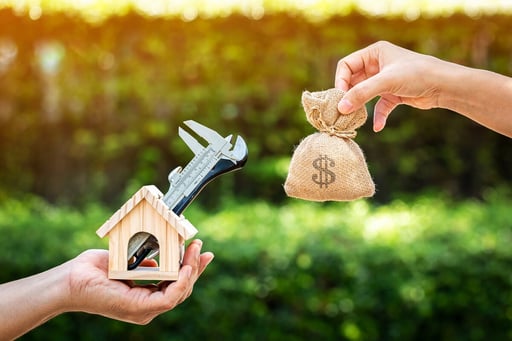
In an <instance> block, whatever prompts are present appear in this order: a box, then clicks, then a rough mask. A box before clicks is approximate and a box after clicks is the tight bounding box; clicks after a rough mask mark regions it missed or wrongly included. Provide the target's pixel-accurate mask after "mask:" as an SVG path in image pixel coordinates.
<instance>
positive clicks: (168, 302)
mask: <svg viewBox="0 0 512 341" xmlns="http://www.w3.org/2000/svg"><path fill="white" fill-rule="evenodd" d="M201 247H202V242H201V241H200V240H194V241H193V242H191V243H190V245H189V246H188V247H187V250H186V252H185V255H184V257H183V266H182V268H181V269H180V272H179V278H178V280H177V281H176V282H160V283H158V284H153V285H146V286H135V285H134V283H133V282H130V281H125V282H122V281H118V280H111V279H109V278H108V251H106V250H88V251H85V252H83V253H82V254H80V255H79V256H78V257H76V258H75V259H73V260H71V261H70V262H68V265H69V267H70V269H69V278H68V288H69V289H68V290H69V297H70V299H69V307H67V308H66V309H65V310H68V311H83V312H88V313H93V314H99V315H103V316H106V317H109V318H113V319H116V320H121V321H125V322H131V323H136V324H147V323H149V322H151V320H153V318H155V317H156V316H158V315H160V314H161V313H163V312H166V311H168V310H171V309H173V308H174V307H176V306H177V305H178V304H180V303H181V302H183V301H184V300H185V299H186V298H188V297H189V296H190V294H191V293H192V289H193V286H194V283H195V282H196V280H197V279H198V277H199V276H200V275H201V273H202V272H203V271H204V269H205V268H206V266H207V265H208V264H209V263H210V262H211V261H212V259H213V254H212V253H211V252H205V253H203V254H200V251H201Z"/></svg>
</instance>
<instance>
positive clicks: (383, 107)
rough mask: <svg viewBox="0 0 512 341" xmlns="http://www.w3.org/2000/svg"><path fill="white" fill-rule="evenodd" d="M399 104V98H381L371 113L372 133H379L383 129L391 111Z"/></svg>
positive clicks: (387, 96)
mask: <svg viewBox="0 0 512 341" xmlns="http://www.w3.org/2000/svg"><path fill="white" fill-rule="evenodd" d="M400 103H401V100H400V98H399V97H397V96H393V95H386V96H382V97H381V98H380V99H379V100H378V101H377V103H376V104H375V108H374V113H373V131H375V132H379V131H381V130H382V129H384V126H385V125H386V121H387V118H388V117H389V115H390V114H391V111H393V109H395V108H396V107H397V105H398V104H400Z"/></svg>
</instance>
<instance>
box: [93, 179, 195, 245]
mask: <svg viewBox="0 0 512 341" xmlns="http://www.w3.org/2000/svg"><path fill="white" fill-rule="evenodd" d="M162 197H163V194H162V192H160V190H159V189H158V188H157V187H156V186H153V185H150V186H144V187H142V188H141V189H140V190H138V191H137V193H135V194H134V195H133V196H132V197H131V198H130V199H129V200H128V201H127V202H126V203H125V204H124V205H123V206H121V208H120V209H118V210H117V212H116V213H114V214H113V215H112V216H111V217H110V218H109V219H108V220H107V221H106V222H105V223H104V224H103V225H102V226H101V227H100V228H99V229H98V230H97V231H96V234H97V235H98V236H100V237H101V238H103V237H105V236H106V235H107V234H108V233H109V232H110V230H112V229H113V228H114V227H115V226H116V225H117V224H118V223H119V222H120V221H121V219H123V218H124V217H125V216H126V215H127V214H128V213H129V212H130V211H131V210H132V209H133V208H134V207H136V206H137V204H139V203H140V202H141V201H142V200H146V201H147V202H148V203H149V204H150V205H151V206H152V207H153V208H154V209H155V210H156V211H157V212H158V214H160V215H161V216H162V217H163V218H164V219H165V220H166V221H167V222H168V223H169V224H170V225H171V226H172V227H174V229H175V230H176V231H177V232H178V233H179V234H180V235H181V236H182V237H183V238H184V239H185V240H187V239H190V238H192V237H193V236H194V235H195V234H196V233H197V232H198V231H197V229H196V228H195V227H194V225H192V224H191V223H190V222H189V221H188V220H187V219H185V217H184V216H183V215H181V216H179V217H178V216H177V215H176V214H175V213H174V212H173V211H171V210H170V209H169V207H167V205H166V204H165V203H164V202H163V200H161V198H162Z"/></svg>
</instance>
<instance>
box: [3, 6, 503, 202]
mask: <svg viewBox="0 0 512 341" xmlns="http://www.w3.org/2000/svg"><path fill="white" fill-rule="evenodd" d="M0 22H1V23H2V25H0V49H1V51H2V59H1V62H0V123H1V124H0V164H1V165H2V167H1V169H0V198H1V197H7V196H9V195H12V193H14V192H30V193H36V194H38V195H41V196H44V197H45V198H47V199H49V200H52V201H59V200H60V201H66V202H73V203H82V204H83V203H85V202H88V201H91V200H95V199H99V200H101V201H105V202H109V203H115V204H118V203H120V202H121V201H122V198H124V197H126V196H128V195H130V194H131V193H133V191H134V190H136V189H138V188H139V187H140V186H141V184H147V183H153V184H156V185H158V186H159V187H162V188H163V187H165V185H166V179H167V173H168V171H169V170H170V169H171V168H174V167H175V166H177V165H183V164H184V163H186V162H187V161H188V160H190V158H191V153H190V151H188V149H187V147H186V146H185V145H184V143H182V142H181V140H180V139H179V138H178V137H177V134H176V133H177V126H178V125H179V124H180V123H181V122H182V121H184V120H186V119H196V120H198V121H200V122H202V123H205V124H207V125H209V126H211V127H213V128H215V129H217V130H218V131H220V132H221V133H223V134H226V135H227V134H229V133H239V134H241V135H243V136H244V137H245V138H246V140H247V142H248V145H249V149H250V160H249V163H248V164H247V168H246V172H245V173H244V174H243V175H241V174H237V175H236V176H235V177H234V178H230V179H228V180H224V179H223V180H222V181H221V182H216V183H215V184H212V186H216V187H215V188H216V190H212V191H209V192H205V194H204V195H202V196H201V198H200V199H201V200H203V202H204V203H205V204H206V203H208V204H213V203H214V202H215V201H216V197H217V195H218V192H222V193H226V194H228V195H233V194H234V190H233V188H236V189H237V190H236V194H237V195H238V196H242V195H243V196H245V197H248V198H256V197H257V198H260V199H262V200H275V201H279V200H282V199H283V197H284V193H283V191H282V190H280V189H279V188H280V186H281V184H282V183H283V182H284V178H285V175H286V164H287V161H288V160H289V158H290V155H291V153H292V151H293V148H294V146H295V145H297V144H298V142H299V141H300V140H301V138H303V137H304V136H306V135H308V134H310V133H311V132H312V128H311V127H310V125H309V124H308V123H307V122H306V120H305V115H304V112H303V110H302V108H301V106H300V96H301V93H302V91H303V90H305V89H307V90H320V89H326V88H329V87H332V86H333V82H334V79H333V78H334V70H335V67H336V62H337V61H338V60H339V59H340V58H341V57H342V56H344V55H346V54H347V53H350V52H352V51H354V50H356V49H358V48H361V47H364V46H366V45H368V44H370V43H372V42H374V41H377V40H381V39H386V40H390V41H393V42H395V43H397V44H399V45H402V46H405V47H408V48H411V49H414V50H417V51H420V52H424V53H430V54H434V55H436V56H439V57H441V58H446V59H449V60H452V61H455V62H460V63H463V64H466V65H470V66H476V67H483V68H488V69H491V70H495V71H497V72H501V73H504V74H511V69H510V46H512V36H511V35H510V32H511V31H512V21H511V20H510V17H509V16H505V15H501V16H500V15H496V16H491V17H486V16H481V17H475V18H472V17H467V16H464V15H460V14H457V15H453V16H450V17H433V18H427V17H421V18H418V19H417V20H414V21H408V20H405V19H402V18H379V17H377V18H372V17H366V16H363V15H360V14H358V13H356V12H352V13H350V14H349V15H346V16H333V17H331V18H330V19H329V20H326V21H314V22H313V21H308V20H307V19H306V18H304V17H301V16H299V15H287V14H286V13H281V14H279V15H265V16H264V17H263V18H261V19H260V20H252V19H249V18H247V17H244V16H241V15H232V16H229V17H217V18H210V19H201V18H198V19H196V20H193V21H190V22H184V21H182V20H181V19H179V18H167V19H165V18H152V17H144V16H142V15H139V14H137V13H134V12H131V13H128V14H126V15H123V16H118V17H111V18H109V19H107V20H105V21H102V22H97V23H89V22H87V21H84V20H82V19H80V18H78V17H76V16H68V15H65V14H64V13H61V14H51V15H50V14H49V15H46V13H43V16H42V17H41V18H39V19H38V20H32V19H30V18H28V17H26V16H17V15H16V14H14V13H12V12H11V11H10V10H8V9H4V10H0ZM482 86H483V87H484V86H485V84H483V85H482ZM472 91H479V89H470V91H469V92H468V96H471V93H472ZM368 108H369V110H370V111H371V108H372V105H371V104H370V105H369V106H368ZM356 141H357V142H358V143H359V144H360V145H361V147H362V148H363V150H364V151H365V153H366V156H367V159H368V163H369V166H370V170H371V173H372V175H373V176H374V178H375V180H376V183H377V187H378V192H377V197H376V198H377V199H378V200H380V201H386V200H390V199H392V198H393V197H394V195H395V194H396V193H401V192H402V193H403V192H405V193H414V192H416V191H419V190H424V189H426V188H430V187H435V188H437V189H442V190H443V191H445V192H446V193H448V194H450V195H454V196H458V197H468V196H473V197H474V196H476V197H480V196H481V195H482V193H483V192H484V191H485V189H486V188H490V187H496V186H498V185H503V184H505V185H510V177H509V175H510V173H511V172H512V159H510V158H508V157H506V155H510V154H511V148H512V144H510V142H509V139H507V138H505V137H503V136H500V135H498V134H495V133H492V132H490V131H487V130H486V129H485V128H482V127H479V126H478V125H476V124H474V123H472V122H469V121H468V120H467V119H465V118H461V117H458V116H457V115H453V114H451V113H448V112H446V111H444V110H432V111H429V112H421V111H418V110H413V109H410V108H407V107H400V108H398V109H397V111H396V113H395V114H394V115H393V116H392V117H391V118H390V120H389V123H388V128H387V129H386V130H385V131H384V132H382V133H380V134H374V133H372V132H371V127H370V124H369V123H368V124H366V125H365V126H364V127H362V128H361V129H360V130H359V134H358V137H357V140H356Z"/></svg>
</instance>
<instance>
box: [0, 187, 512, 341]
mask: <svg viewBox="0 0 512 341" xmlns="http://www.w3.org/2000/svg"><path fill="white" fill-rule="evenodd" d="M484 197H485V201H476V200H466V201H462V202H459V203H455V202H453V201H451V200H449V199H446V198H442V197H438V196H433V195H428V196H420V197H417V198H416V199H414V200H412V201H400V200H396V201H393V202H392V203H389V204H387V205H382V206H373V205H370V203H369V202H367V201H357V202H352V203H346V204H316V203H307V202H302V201H290V202H287V203H285V204H283V205H280V206H276V205H271V204H269V203H268V202H264V201H255V202H247V203H234V202H224V203H223V204H222V205H221V206H222V207H221V210H219V211H218V212H216V213H215V212H209V211H207V210H204V209H201V208H200V207H199V206H198V205H194V206H191V207H190V208H189V210H188V211H187V218H189V219H190V220H191V221H194V222H195V224H196V226H197V228H198V229H199V231H200V233H199V235H198V237H200V238H201V239H203V241H204V242H205V244H204V249H205V250H210V251H213V252H215V253H216V257H215V259H214V261H213V263H212V264H211V265H210V266H209V267H208V269H207V270H206V272H205V273H204V274H203V276H202V277H201V278H200V280H199V281H198V283H197V284H196V286H195V289H194V293H193V295H192V296H191V297H190V298H189V299H188V300H187V301H186V302H184V303H183V304H182V305H180V306H179V307H178V308H177V309H175V310H173V311H171V312H168V313H166V314H164V315H162V316H160V317H158V318H157V319H155V320H154V321H153V322H152V323H151V324H150V325H148V326H134V325H130V324H126V323H122V322H116V321H111V320H108V319H106V318H103V317H99V316H90V315H86V314H82V313H68V314H64V315H62V316H59V317H57V318H55V319H53V320H50V321H49V322H47V323H46V324H45V325H43V326H41V327H39V328H37V329H36V330H34V331H32V332H30V333H29V334H27V335H26V336H25V337H23V339H24V340H48V338H49V337H50V336H51V339H52V340H70V339H73V338H75V339H78V340H104V339H105V340H106V339H123V340H148V339H151V340H311V339H314V338H317V339H321V340H484V339H485V340H506V339H510V338H511V337H512V327H511V326H512V323H511V321H512V295H511V292H512V276H511V272H510V269H511V268H512V249H511V248H510V245H511V243H512V230H511V229H510V227H511V226H512V216H511V215H510V213H509V212H510V206H511V205H512V201H511V199H510V193H509V192H506V191H504V192H500V191H494V192H488V193H486V195H485V196H484ZM27 203H28V204H27ZM109 215H110V213H108V210H107V209H101V208H100V207H95V206H92V207H89V208H86V209H83V210H76V209H66V208H59V209H57V208H55V207H53V206H50V205H48V204H44V203H42V202H41V201H39V200H29V201H24V202H19V201H14V200H9V201H8V202H7V203H6V204H4V205H3V206H2V207H1V208H0V220H1V223H0V233H1V234H2V238H1V239H0V249H1V250H3V253H4V258H3V259H7V260H8V262H6V263H5V265H6V266H4V268H3V269H2V271H1V272H0V281H1V282H4V281H8V280H12V279H15V278H17V277H20V276H26V275H29V274H31V273H33V272H36V271H40V270H44V268H45V267H46V266H47V264H52V263H58V262H60V261H64V260H66V259H68V258H70V257H73V256H74V255H76V254H77V253H78V252H80V250H83V249H84V248H88V247H95V246H98V245H99V244H100V242H99V239H98V238H97V237H96V236H95V234H94V231H95V229H96V227H97V226H99V225H100V224H101V223H102V222H103V221H104V220H105V219H106V218H108V217H109ZM102 243H103V241H102ZM5 256H7V258H5Z"/></svg>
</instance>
